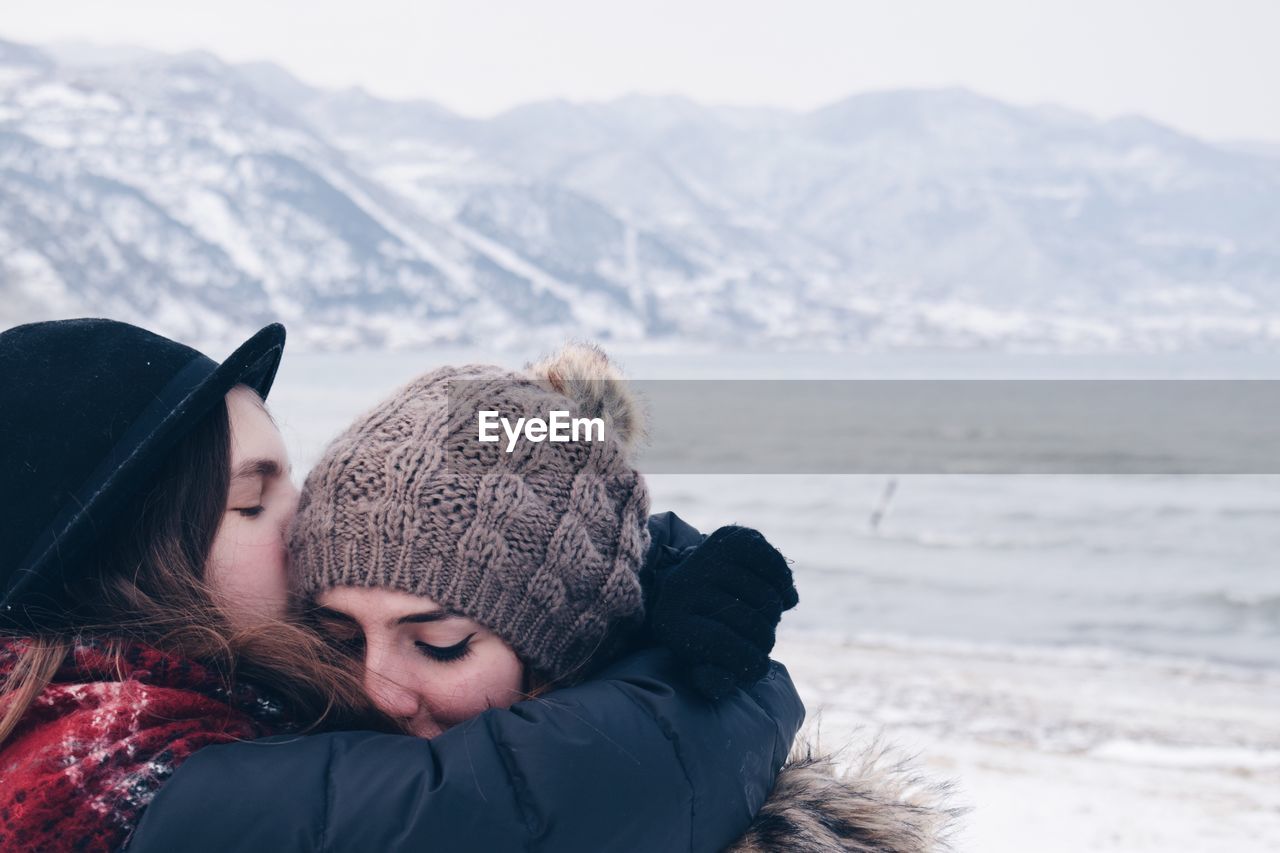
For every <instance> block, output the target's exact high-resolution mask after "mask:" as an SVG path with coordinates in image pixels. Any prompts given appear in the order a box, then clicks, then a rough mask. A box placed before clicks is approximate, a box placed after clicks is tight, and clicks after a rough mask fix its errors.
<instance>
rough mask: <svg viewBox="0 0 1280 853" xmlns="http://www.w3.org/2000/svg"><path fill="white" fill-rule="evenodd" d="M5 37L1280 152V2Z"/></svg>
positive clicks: (24, 25)
mask: <svg viewBox="0 0 1280 853" xmlns="http://www.w3.org/2000/svg"><path fill="white" fill-rule="evenodd" d="M0 6H3V7H5V8H4V11H3V13H2V14H0V36H2V37H4V38H9V39H13V40H17V41H27V42H37V43H42V42H45V43H47V42H50V41H62V40H80V41H83V40H90V41H94V42H98V43H108V44H133V45H139V46H143V47H150V48H156V49H161V50H169V51H173V50H183V49H190V48H205V49H208V50H211V51H213V52H215V53H217V54H219V55H220V56H222V57H223V58H225V59H229V60H236V61H240V60H251V59H267V60H272V61H275V62H278V63H280V64H281V65H283V66H285V67H286V68H288V69H290V70H291V71H293V72H294V73H295V74H297V75H298V76H300V77H302V78H303V79H305V80H308V81H310V82H313V83H319V84H324V85H329V86H349V85H356V84H358V85H361V86H364V87H365V88H366V89H369V90H370V91H372V92H375V93H377V94H381V95H384V96H390V97H427V98H431V99H433V100H437V101H439V102H441V103H443V104H445V105H446V106H448V107H451V108H453V109H455V110H457V111H459V112H463V113H467V114H471V115H488V114H491V113H494V112H497V111H499V110H501V109H503V108H505V107H508V106H511V105H513V104H517V103H522V102H526V101H531V100H537V99H542V98H550V97H566V98H571V99H575V100H595V99H605V98H611V97H614V96H617V95H621V94H625V93H628V92H644V93H679V94H685V95H689V96H691V97H693V98H696V99H698V100H702V101H708V102H719V103H737V104H772V105H781V106H789V107H797V108H811V107H814V106H819V105H821V104H825V103H829V102H831V101H833V100H837V99H839V98H841V97H844V96H846V95H849V94H852V93H855V92H862V91H867V90H874V89H886V88H902V87H929V86H965V87H968V88H971V89H974V90H976V91H979V92H982V93H985V94H989V95H994V96H996V97H999V98H1003V99H1006V100H1010V101H1013V102H1016V103H1042V102H1053V103H1058V104H1062V105H1065V106H1069V107H1074V108H1077V109H1081V110H1084V111H1087V112H1091V113H1094V114H1096V115H1100V116H1112V115H1116V114H1120V113H1131V112H1132V113H1140V114H1143V115H1146V116H1149V117H1151V118H1154V119H1157V120H1159V121H1163V122H1167V123H1169V124H1172V125H1174V126H1176V127H1179V128H1182V129H1184V130H1189V131H1191V132H1193V133H1196V134H1199V135H1202V136H1206V137H1210V138H1216V139H1264V140H1276V141H1280V95H1278V94H1277V89H1278V88H1280V86H1278V84H1280V50H1277V49H1276V41H1277V35H1278V34H1280V0H1213V2H1208V0H1070V2H1062V1H1061V0H1035V2H1029V0H970V2H964V0H879V1H878V2H854V0H847V2H842V0H825V1H824V0H787V2H782V0H773V2H762V0H631V2H625V3H623V2H616V0H450V2H432V1H431V0H307V2H302V0H218V2H210V1H209V0H206V2H203V3H199V4H195V3H189V2H179V0H145V1H144V0H112V2H102V0H92V2H73V1H72V0H40V2H29V3H23V2H20V0H17V2H15V0H0Z"/></svg>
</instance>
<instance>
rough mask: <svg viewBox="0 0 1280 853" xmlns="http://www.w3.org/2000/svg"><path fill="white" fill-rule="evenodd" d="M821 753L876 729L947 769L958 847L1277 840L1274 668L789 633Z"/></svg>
mask: <svg viewBox="0 0 1280 853" xmlns="http://www.w3.org/2000/svg"><path fill="white" fill-rule="evenodd" d="M775 656H776V657H777V658H778V659H779V660H781V661H783V662H784V663H785V664H786V665H787V666H788V668H789V669H790V670H791V672H792V675H793V676H794V677H795V680H796V682H797V684H798V686H799V689H800V693H801V695H802V696H803V697H804V700H805V704H806V706H807V707H808V708H809V717H810V721H811V722H812V721H815V720H817V721H818V725H819V729H818V731H819V733H820V736H821V742H822V745H823V746H824V747H825V748H828V749H831V748H836V747H838V746H840V745H841V744H844V743H847V742H849V741H850V740H851V739H852V740H854V741H856V742H863V741H865V740H866V739H868V738H870V737H872V736H876V735H881V736H883V737H885V738H886V739H887V740H889V741H890V742H892V743H893V744H896V745H897V746H899V747H901V748H903V749H905V750H907V751H908V752H911V753H916V754H917V755H918V756H919V761H920V763H921V766H922V768H923V769H924V770H926V772H927V773H928V774H929V775H931V776H934V777H938V778H950V779H953V780H954V781H955V782H956V785H957V794H956V799H957V801H958V802H959V803H960V804H962V805H967V806H970V807H972V809H973V811H972V812H971V813H970V814H969V815H968V816H967V817H966V818H965V819H964V821H963V824H964V828H963V830H962V832H961V834H960V836H959V837H958V838H957V839H956V841H957V848H958V849H960V850H965V851H981V853H1004V851H1009V852H1010V853H1013V852H1014V851H1017V853H1027V851H1036V853H1056V851H1072V853H1079V851H1152V853H1155V851H1159V852H1160V853H1178V851H1197V853H1199V851H1217V850H1231V851H1234V853H1245V851H1255V850H1256V851H1274V850H1278V849H1280V672H1277V671H1275V670H1257V669H1248V668H1243V667H1227V666H1221V665H1216V664H1205V663H1197V662H1192V661H1186V660H1179V659H1175V658H1152V657H1141V656H1136V655H1127V654H1121V653H1116V652H1111V651H1104V650H1096V651H1095V650H1078V649H1061V650H1059V649H1027V648H1020V647H999V646H989V647H984V646H979V645H960V644H954V643H946V644H943V643H938V644H930V643H927V642H920V641H915V640H898V639H893V638H874V637H862V638H858V639H854V640H846V639H841V638H839V637H837V636H835V635H823V634H815V633H810V632H801V631H794V630H793V631H790V632H788V631H786V630H785V629H784V630H783V633H782V636H781V637H780V639H779V643H778V648H777V651H776V655H775Z"/></svg>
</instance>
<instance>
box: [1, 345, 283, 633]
mask: <svg viewBox="0 0 1280 853" xmlns="http://www.w3.org/2000/svg"><path fill="white" fill-rule="evenodd" d="M283 350H284V327H283V326H281V325H279V324H278V323H276V324H272V325H270V326H267V327H266V328H264V329H262V330H261V331H259V332H258V333H257V334H256V335H254V336H253V337H252V338H250V339H249V340H248V341H246V342H245V343H244V344H243V345H241V346H240V347H239V348H238V349H237V350H236V351H235V352H233V353H232V354H231V355H230V356H229V357H228V358H227V360H226V361H224V362H222V364H218V363H217V362H215V361H213V360H212V359H210V358H209V357H208V356H205V355H203V354H201V353H199V352H197V351H196V350H194V349H192V348H191V347H188V346H184V345H183V344H180V343H177V342H176V341H171V340H169V339H168V338H164V337H161V336H160V335H156V334H153V333H151V332H148V331H146V330H145V329H140V328H138V327H137V326H131V325H129V324H128V323H120V322H117V321H115V320H55V321H51V322H46V323H31V324H29V325H25V326H17V327H15V328H12V329H9V330H8V331H5V332H3V333H0V625H6V624H7V625H10V626H12V625H19V626H24V625H26V624H28V623H30V622H32V621H34V620H35V619H36V618H37V617H36V616H35V615H34V614H36V613H39V614H41V616H40V618H41V619H45V618H47V617H48V616H49V615H53V614H57V613H58V612H59V608H60V607H62V606H63V605H65V602H64V601H62V596H63V595H64V593H62V592H61V590H62V589H63V587H64V586H65V581H67V580H71V579H74V578H75V577H78V576H80V575H82V574H83V573H84V572H85V571H87V569H86V566H91V565H93V563H94V561H93V560H89V559H86V556H87V555H89V554H90V553H91V551H92V549H93V548H94V547H96V546H98V545H99V543H100V542H101V540H102V538H103V537H104V536H105V534H107V533H108V532H110V531H111V529H112V527H113V526H114V524H115V523H116V521H117V516H116V513H117V512H118V511H119V510H120V509H121V508H122V506H123V505H124V504H126V503H128V501H129V499H130V498H131V497H133V496H135V495H136V494H138V493H139V492H140V491H141V490H143V489H144V488H146V487H147V485H148V483H149V481H150V478H151V477H152V476H154V475H155V472H156V470H157V469H158V468H159V466H160V463H161V462H162V461H163V459H164V457H165V455H166V453H167V452H168V451H169V450H171V449H172V448H173V446H174V445H175V444H176V443H177V442H178V440H179V439H181V438H182V436H184V435H185V434H186V433H187V432H189V431H190V430H191V429H192V428H193V427H194V426H195V425H196V424H198V423H199V422H200V419H201V418H203V417H204V416H205V415H207V414H208V413H209V411H210V410H211V409H212V408H213V407H214V405H216V403H217V402H218V401H219V400H221V399H222V398H223V397H224V396H225V395H226V393H227V392H228V391H230V390H231V389H232V388H233V387H234V386H235V385H237V384H240V383H243V384H245V385H248V386H249V387H250V388H253V389H254V390H255V391H257V392H258V393H259V394H260V395H261V396H262V397H264V398H265V397H266V396H267V392H268V391H269V390H270V389H271V383H272V381H273V380H274V379H275V375H276V368H277V367H278V366H279V364H280V356H281V354H282V352H283Z"/></svg>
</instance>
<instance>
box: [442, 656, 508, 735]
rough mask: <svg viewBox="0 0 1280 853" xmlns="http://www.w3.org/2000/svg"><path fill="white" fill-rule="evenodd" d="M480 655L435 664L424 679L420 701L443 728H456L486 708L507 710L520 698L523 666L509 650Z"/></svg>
mask: <svg viewBox="0 0 1280 853" xmlns="http://www.w3.org/2000/svg"><path fill="white" fill-rule="evenodd" d="M504 652H505V653H502V654H498V653H491V654H485V655H483V656H482V655H481V653H479V652H477V653H476V654H475V655H474V656H473V659H471V660H467V661H465V662H463V663H458V664H455V665H453V668H452V669H450V667H447V666H443V665H436V666H433V667H431V669H432V670H433V673H432V674H428V675H427V677H426V678H425V679H424V684H425V685H426V689H425V690H424V691H423V699H424V700H426V702H425V703H426V705H427V707H428V708H429V709H431V712H432V716H433V717H435V718H436V720H437V721H438V722H439V723H440V724H441V725H444V726H451V725H456V724H457V723H460V722H462V721H464V720H468V719H470V718H472V717H474V716H476V715H477V714H481V713H483V712H484V711H486V710H488V709H489V708H507V707H510V706H511V705H513V704H515V703H516V702H518V701H520V699H522V698H523V695H522V693H521V687H522V686H523V682H524V667H523V666H522V665H521V663H520V660H519V659H518V658H517V657H516V656H515V655H514V654H511V653H510V652H509V651H505V650H504Z"/></svg>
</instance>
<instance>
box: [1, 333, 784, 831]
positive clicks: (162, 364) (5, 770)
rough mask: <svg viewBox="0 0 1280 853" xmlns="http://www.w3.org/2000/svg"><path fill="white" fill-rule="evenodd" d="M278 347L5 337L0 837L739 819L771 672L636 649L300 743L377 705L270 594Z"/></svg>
mask: <svg viewBox="0 0 1280 853" xmlns="http://www.w3.org/2000/svg"><path fill="white" fill-rule="evenodd" d="M283 343H284V330H283V329H282V328H281V327H279V326H270V327H267V328H266V329H264V330H262V331H261V332H259V333H258V334H257V335H255V336H254V337H253V338H252V339H250V340H249V341H248V342H246V343H245V344H244V345H243V346H241V347H240V348H239V349H238V350H236V352H235V353H234V354H232V356H231V357H229V358H228V359H227V360H226V361H225V362H223V363H222V364H221V365H219V364H216V363H214V362H213V361H211V360H209V359H208V358H206V357H204V356H203V355H200V354H199V353H197V352H195V351H194V350H191V349H189V348H188V347H185V346H183V345H181V344H178V343H175V342H173V341H170V340H167V339H165V338H161V337H159V336H156V335H152V334H150V333H148V332H145V331H144V330H142V329H138V328H136V327H133V326H128V325H126V324H122V323H115V322H111V321H106V320H76V321H61V322H53V323H38V324H32V325H28V326H21V327H17V328H14V329H11V330H9V331H6V332H4V333H2V334H0V477H2V481H3V483H4V491H3V495H2V497H0V510H2V511H3V517H4V523H3V525H0V679H2V680H0V778H3V780H4V784H3V785H0V848H3V849H40V850H63V849H76V850H115V849H121V848H122V847H124V846H126V845H127V846H128V847H129V849H130V850H173V849H182V850H206V849H207V850H225V849H228V848H237V849H242V848H249V849H271V850H365V849H387V850H395V849H428V848H433V847H434V848H439V847H441V846H443V847H449V846H450V843H448V842H447V841H444V840H445V839H466V841H467V845H466V846H467V847H468V848H471V849H486V850H490V849H492V850H497V849H557V850H598V849H622V850H625V849H635V850H643V849H651V848H650V846H649V844H648V843H647V840H646V838H645V835H644V830H645V829H646V828H647V827H649V826H652V825H665V824H675V825H680V826H682V827H684V828H685V829H686V831H688V832H689V833H691V834H692V835H695V836H697V837H700V838H705V839H718V838H720V837H723V836H725V835H726V834H727V833H728V834H731V833H733V832H734V831H735V827H737V828H740V827H741V826H742V825H745V822H746V821H747V820H749V818H750V815H751V814H752V813H753V812H754V810H755V809H756V808H758V806H759V804H760V802H762V800H763V792H764V791H765V790H767V788H768V786H769V784H770V783H771V782H772V779H773V776H774V773H775V771H776V768H777V767H778V765H779V764H780V763H781V760H782V753H783V752H785V749H786V747H787V746H788V745H789V742H790V740H791V737H792V735H793V734H794V732H795V729H796V727H797V726H798V725H799V722H800V718H801V716H802V709H801V707H800V705H799V701H798V699H797V697H796V695H795V693H794V690H793V688H792V687H791V685H790V682H789V681H788V680H787V678H786V676H785V673H777V674H775V675H774V677H772V678H770V679H769V680H768V681H767V682H763V683H761V684H758V685H754V686H752V687H751V688H750V689H749V690H734V691H731V692H730V693H729V694H728V695H727V696H726V697H725V698H724V700H723V701H722V702H721V703H720V704H718V705H712V704H710V703H707V702H706V701H705V700H704V699H702V698H701V697H698V696H696V695H691V694H690V692H689V691H688V690H686V689H684V688H682V687H680V686H679V680H678V678H677V677H676V675H675V673H674V672H673V671H672V669H671V667H670V665H669V664H668V662H667V661H666V660H665V659H664V658H663V656H662V655H661V653H658V652H652V651H650V652H643V653H639V654H636V655H633V656H631V657H629V658H628V659H626V660H625V661H623V662H621V663H620V664H619V665H618V666H616V667H614V668H612V669H611V670H609V671H608V672H605V673H602V674H601V675H600V677H599V678H598V679H596V680H593V681H591V682H588V683H584V684H582V685H580V686H578V687H575V688H572V689H569V690H563V691H560V692H558V693H557V694H556V701H555V702H554V703H545V704H543V705H539V706H538V707H536V708H528V709H524V710H520V711H518V712H517V711H491V712H488V713H486V714H484V715H482V716H481V717H480V718H478V720H477V725H475V726H473V727H471V728H470V729H469V730H468V731H466V732H457V733H455V732H448V733H445V734H443V735H441V736H440V737H438V738H436V739H435V740H433V741H427V740H422V739H418V738H413V737H407V736H404V735H399V734H383V733H378V732H377V731H347V732H331V733H327V734H315V735H311V736H308V737H300V736H299V734H302V733H310V732H314V731H317V730H318V729H319V728H320V727H326V728H333V727H355V726H361V727H364V728H374V729H377V728H382V729H387V728H390V727H392V724H391V723H389V722H388V720H387V718H386V716H385V715H383V714H380V713H378V711H377V709H376V708H373V707H370V706H369V704H368V703H367V702H366V701H365V699H364V696H363V693H362V691H361V690H360V684H359V681H358V679H357V678H353V677H352V676H351V675H350V674H349V673H348V672H347V669H346V661H345V660H338V659H335V658H334V657H333V655H332V654H331V652H330V651H329V647H328V646H327V645H326V644H325V643H324V642H323V641H321V640H320V639H319V638H317V637H316V636H315V635H313V634H312V633H310V632H309V631H307V630H306V629H305V628H303V627H301V626H299V625H296V624H293V623H291V622H290V621H288V620H287V619H286V618H285V614H284V612H283V604H284V600H285V597H284V590H285V557H284V545H283V540H284V533H285V530H286V527H287V525H288V524H289V521H290V518H291V516H292V514H293V509H294V504H295V500H296V494H295V492H294V489H293V487H292V486H291V485H290V481H289V477H288V471H289V464H288V458H287V456H286V455H285V452H284V448H283V444H282V443H281V441H280V436H279V433H278V432H277V430H276V429H275V427H274V425H273V424H272V423H271V420H270V418H269V417H268V416H267V414H266V411H265V409H264V408H263V406H262V399H263V398H265V397H266V395H267V392H268V391H269V390H270V387H271V383H272V380H273V378H274V375H275V371H276V366H277V364H278V362H279V358H280V354H281V350H282V348H283ZM727 737H728V738H733V739H735V740H736V742H737V746H738V750H737V754H734V755H726V754H724V752H723V749H722V748H721V746H720V745H721V744H722V743H723V742H724V741H725V739H726V738H727ZM744 761H745V762H746V763H745V764H743V762H744ZM638 766H642V767H643V769H644V772H642V773H640V772H637V767H638ZM605 790H608V791H609V796H601V792H602V791H605ZM694 797H696V798H698V801H699V802H700V803H703V804H704V805H705V808H699V809H696V810H694V809H691V808H690V800H691V798H694ZM584 802H590V803H591V804H592V808H591V809H589V810H583V809H582V808H581V804H582V803H584Z"/></svg>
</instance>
